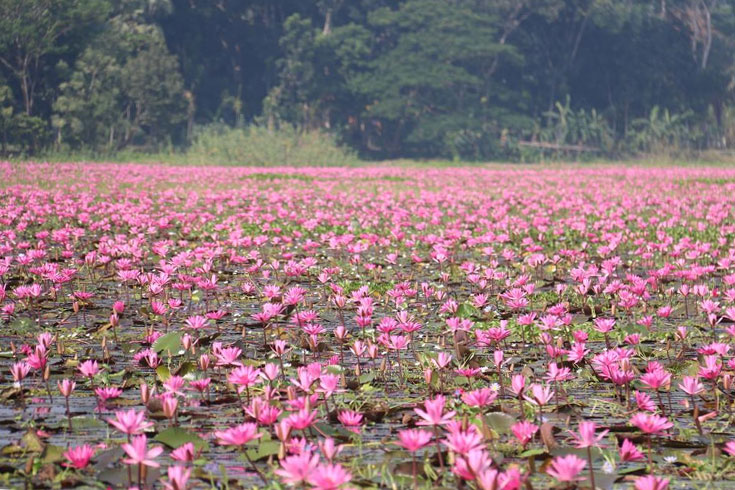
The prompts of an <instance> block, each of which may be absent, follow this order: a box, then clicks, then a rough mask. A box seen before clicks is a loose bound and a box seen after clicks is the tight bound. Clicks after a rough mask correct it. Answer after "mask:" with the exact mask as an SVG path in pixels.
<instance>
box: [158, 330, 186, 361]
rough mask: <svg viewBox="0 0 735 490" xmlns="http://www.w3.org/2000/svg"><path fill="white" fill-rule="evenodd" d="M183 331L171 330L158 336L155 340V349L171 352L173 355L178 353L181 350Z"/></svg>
mask: <svg viewBox="0 0 735 490" xmlns="http://www.w3.org/2000/svg"><path fill="white" fill-rule="evenodd" d="M182 336H183V334H182V333H181V332H169V333H167V334H165V335H162V336H161V337H158V338H157V339H156V341H155V342H153V350H154V351H156V352H169V353H171V355H176V354H178V353H179V351H180V350H181V337H182Z"/></svg>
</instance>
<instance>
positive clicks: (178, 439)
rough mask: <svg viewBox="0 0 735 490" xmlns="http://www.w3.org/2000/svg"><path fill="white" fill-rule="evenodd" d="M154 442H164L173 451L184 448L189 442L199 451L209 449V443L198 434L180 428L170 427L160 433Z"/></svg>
mask: <svg viewBox="0 0 735 490" xmlns="http://www.w3.org/2000/svg"><path fill="white" fill-rule="evenodd" d="M153 440H155V441H158V442H162V443H163V444H165V445H167V446H168V447H170V448H171V449H176V448H178V447H180V446H183V445H184V444H186V443H187V442H191V443H192V444H194V447H195V448H196V449H197V451H205V450H207V449H209V444H208V443H207V441H205V440H204V439H202V438H201V437H199V436H198V435H197V434H195V433H193V432H190V431H188V430H185V429H182V428H180V427H169V428H168V429H166V430H164V431H162V432H159V433H158V435H157V436H156V437H154V438H153Z"/></svg>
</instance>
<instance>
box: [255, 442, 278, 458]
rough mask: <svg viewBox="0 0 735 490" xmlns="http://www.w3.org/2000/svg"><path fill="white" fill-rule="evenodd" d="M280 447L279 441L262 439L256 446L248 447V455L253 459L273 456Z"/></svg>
mask: <svg viewBox="0 0 735 490" xmlns="http://www.w3.org/2000/svg"><path fill="white" fill-rule="evenodd" d="M280 448H281V443H280V442H279V441H262V442H261V443H260V444H258V446H257V447H256V448H253V449H248V451H247V454H248V457H249V458H250V459H251V460H253V461H258V460H259V459H264V458H267V457H268V456H275V455H277V454H278V451H279V450H280Z"/></svg>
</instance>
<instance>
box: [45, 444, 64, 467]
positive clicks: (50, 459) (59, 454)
mask: <svg viewBox="0 0 735 490" xmlns="http://www.w3.org/2000/svg"><path fill="white" fill-rule="evenodd" d="M64 451H65V449H64V448H63V447H60V446H54V445H53V444H49V445H48V446H46V448H45V449H44V450H43V454H42V455H41V461H42V462H43V463H58V462H59V461H62V460H63V459H64Z"/></svg>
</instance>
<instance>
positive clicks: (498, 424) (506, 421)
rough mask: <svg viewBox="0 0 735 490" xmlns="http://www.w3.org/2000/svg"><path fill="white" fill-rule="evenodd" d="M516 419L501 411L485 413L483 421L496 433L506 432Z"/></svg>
mask: <svg viewBox="0 0 735 490" xmlns="http://www.w3.org/2000/svg"><path fill="white" fill-rule="evenodd" d="M515 421H516V419H515V418H513V417H511V416H510V415H508V414H507V413H503V412H492V413H489V414H487V415H485V422H486V423H487V425H488V426H489V427H490V428H491V429H493V430H494V431H495V432H497V433H498V434H507V433H509V432H510V428H511V426H512V425H513V424H514V423H515Z"/></svg>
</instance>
